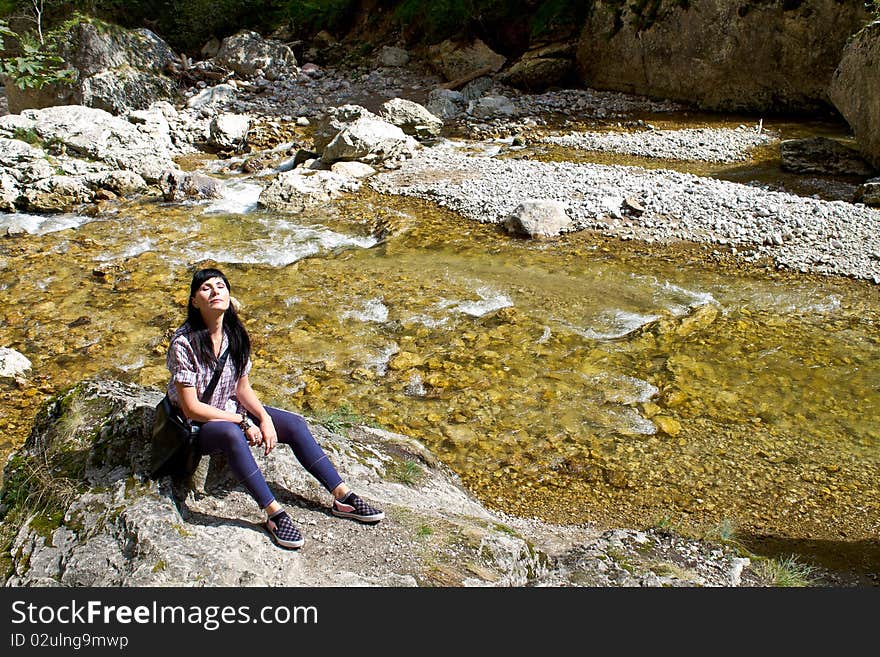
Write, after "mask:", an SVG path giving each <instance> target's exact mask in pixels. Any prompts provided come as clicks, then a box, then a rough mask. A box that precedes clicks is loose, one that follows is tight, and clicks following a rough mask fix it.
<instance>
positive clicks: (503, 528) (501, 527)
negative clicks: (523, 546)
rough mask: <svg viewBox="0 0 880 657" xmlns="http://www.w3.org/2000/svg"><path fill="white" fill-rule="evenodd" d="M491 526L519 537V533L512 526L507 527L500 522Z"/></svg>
mask: <svg viewBox="0 0 880 657" xmlns="http://www.w3.org/2000/svg"><path fill="white" fill-rule="evenodd" d="M493 527H495V529H497V530H498V531H500V532H504V533H505V534H510V535H511V536H516V537H517V538H520V535H519V533H518V532H517V531H516V530H515V529H513V528H512V527H508V526H507V525H502V524H501V523H500V522H496V523H494V524H493Z"/></svg>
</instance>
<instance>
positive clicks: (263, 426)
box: [260, 415, 278, 456]
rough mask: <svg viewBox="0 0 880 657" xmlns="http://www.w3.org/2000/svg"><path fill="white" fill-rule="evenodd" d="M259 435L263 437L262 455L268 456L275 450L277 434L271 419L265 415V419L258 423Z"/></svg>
mask: <svg viewBox="0 0 880 657" xmlns="http://www.w3.org/2000/svg"><path fill="white" fill-rule="evenodd" d="M260 433H261V434H262V435H263V449H264V454H265V455H267V456H268V454H269V452H271V451H272V450H273V449H275V445H277V444H278V434H277V433H275V424H274V423H273V422H272V418H271V417H269V416H268V415H266V417H265V419H263V421H262V422H260Z"/></svg>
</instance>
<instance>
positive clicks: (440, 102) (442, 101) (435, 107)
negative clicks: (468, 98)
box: [426, 88, 467, 120]
mask: <svg viewBox="0 0 880 657" xmlns="http://www.w3.org/2000/svg"><path fill="white" fill-rule="evenodd" d="M466 105H467V103H466V102H465V100H464V96H462V95H461V92H460V91H453V90H452V89H442V88H441V89H433V90H431V92H430V93H429V94H428V102H427V107H426V109H427V110H428V111H429V112H431V114H433V115H434V116H436V117H437V118H439V119H441V120H445V119H452V118H455V117H456V116H458V115H459V114H461V113H462V112H463V111H464V109H465V106H466Z"/></svg>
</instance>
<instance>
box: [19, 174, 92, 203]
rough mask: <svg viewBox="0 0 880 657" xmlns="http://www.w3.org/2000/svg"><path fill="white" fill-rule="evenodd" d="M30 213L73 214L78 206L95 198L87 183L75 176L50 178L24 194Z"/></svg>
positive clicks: (29, 188)
mask: <svg viewBox="0 0 880 657" xmlns="http://www.w3.org/2000/svg"><path fill="white" fill-rule="evenodd" d="M22 197H23V199H24V206H25V208H26V209H27V210H28V211H30V212H72V211H73V210H74V209H75V208H76V206H77V205H80V204H82V203H87V202H89V201H91V200H92V199H93V198H94V192H93V191H92V190H91V189H89V188H88V186H87V185H86V184H85V181H84V180H82V179H80V178H77V177H74V176H50V177H49V178H44V179H42V180H39V181H37V182H35V183H32V184H31V185H28V186H27V187H26V188H25V189H24V191H23V193H22Z"/></svg>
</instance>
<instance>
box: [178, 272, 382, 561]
mask: <svg viewBox="0 0 880 657" xmlns="http://www.w3.org/2000/svg"><path fill="white" fill-rule="evenodd" d="M229 295H230V287H229V281H228V280H227V279H226V276H224V275H223V273H222V272H221V271H219V270H217V269H201V270H199V271H197V272H196V273H195V275H193V279H192V283H191V285H190V296H189V303H188V304H187V315H186V322H185V323H184V324H183V326H181V327H180V328H179V329H177V331H176V332H175V333H174V336H173V337H172V338H171V344H170V345H169V347H168V355H167V359H166V360H167V364H168V369H169V370H170V371H171V381H170V382H169V384H168V396H169V398H170V399H171V401H172V402H173V403H174V404H176V405H177V406H179V407H180V409H181V410H182V411H183V413H184V414H185V415H186V417H187V418H188V420H189V422H190V423H191V424H193V425H194V426H196V427H199V430H198V436H199V446H200V448H201V453H202V454H216V453H218V452H223V453H224V454H226V457H227V459H228V462H229V467H230V468H231V469H232V472H233V473H234V474H235V476H236V477H237V478H238V479H239V480H240V481H241V482H242V483H243V484H244V485H245V487H246V488H247V490H248V492H249V493H250V494H251V495H252V496H253V498H254V499H255V500H256V501H257V504H259V505H260V508H262V509H263V510H265V512H266V515H267V517H268V519H267V520H266V523H265V527H266V529H267V530H268V531H269V533H270V534H271V535H272V537H273V538H274V539H275V541H276V542H277V543H278V544H279V545H281V546H283V547H287V548H298V547H301V546H302V544H303V537H302V535H301V534H300V532H299V530H298V529H297V528H296V527H295V526H294V524H293V522H292V521H291V519H290V516H288V515H287V512H286V511H285V510H284V509H283V507H282V506H281V505H280V504H279V503H278V501H277V500H276V499H275V497H274V496H273V495H272V492H271V491H270V490H269V486H268V485H267V484H266V480H265V479H264V478H263V473H262V472H260V468H259V466H258V465H257V463H256V461H255V460H254V457H253V455H252V454H251V450H250V445H259V446H262V447H263V453H264V454H267V455H268V454H269V452H271V451H272V449H273V448H274V447H275V445H276V444H277V443H279V442H282V443H285V444H287V445H290V447H291V448H292V449H293V453H294V454H295V455H296V458H297V459H298V460H299V462H300V463H301V464H302V465H303V467H304V468H305V469H306V470H307V471H308V472H309V473H310V474H311V475H312V476H313V477H315V479H317V480H318V481H319V482H320V483H321V484H322V485H323V486H324V487H325V488H326V489H327V490H328V491H329V492H330V493H332V495H333V502H332V513H333V514H334V515H337V516H341V517H343V518H353V519H355V520H359V521H361V522H367V523H373V522H378V521H379V520H382V518H384V517H385V514H384V513H383V512H382V511H379V510H378V509H375V508H373V507H372V506H370V505H369V504H367V503H366V502H364V501H363V500H362V499H361V498H359V497H358V496H357V495H355V494H354V492H352V491H351V490H350V489H349V488H348V486H347V485H346V484H345V482H343V480H342V478H341V477H340V476H339V474H338V473H337V472H336V469H335V468H334V467H333V464H332V463H331V462H330V459H329V458H327V455H326V454H325V453H324V451H323V450H322V449H321V447H320V446H319V445H318V443H317V442H316V441H315V439H314V437H313V436H312V434H311V432H310V431H309V428H308V426H307V425H306V422H305V420H303V418H302V417H300V416H298V415H294V414H293V413H290V412H288V411H282V410H278V409H275V408H271V407H269V406H263V404H262V403H260V400H259V399H258V398H257V395H256V393H255V392H254V390H253V388H251V384H250V379H249V378H248V373H249V372H250V369H251V361H250V351H251V342H250V338H249V337H248V333H247V331H246V330H245V328H244V325H243V324H242V323H241V320H240V319H239V317H238V314H237V313H236V310H235V307H234V306H233V305H232V304H231V303H230V296H229ZM227 349H228V355H227V357H226V360H225V363H224V364H223V370H222V372H221V374H220V377H219V380H218V383H217V386H216V388H215V389H214V393H213V395H212V396H211V399H210V400H207V401H206V402H205V403H203V402H201V401H199V399H200V397H201V395H202V393H203V392H204V391H205V389H206V388H207V387H208V383H209V381H210V380H211V378H212V377H213V374H214V369H215V366H216V365H217V364H218V363H219V362H220V360H222V356H223V354H224V352H225V351H226V350H227Z"/></svg>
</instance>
